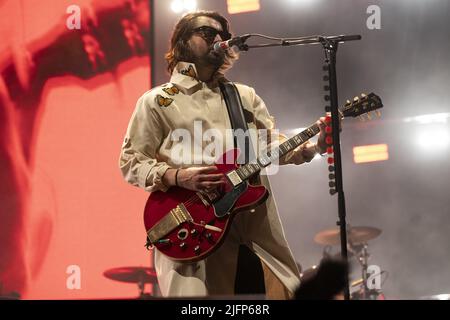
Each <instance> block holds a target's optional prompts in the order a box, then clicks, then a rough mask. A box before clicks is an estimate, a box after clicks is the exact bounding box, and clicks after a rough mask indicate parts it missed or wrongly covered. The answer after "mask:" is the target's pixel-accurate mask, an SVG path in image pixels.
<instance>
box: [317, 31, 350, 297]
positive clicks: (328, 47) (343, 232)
mask: <svg viewBox="0 0 450 320" xmlns="http://www.w3.org/2000/svg"><path fill="white" fill-rule="evenodd" d="M322 44H323V45H324V49H325V55H326V57H327V58H326V60H325V63H326V66H327V69H328V74H329V80H328V81H329V90H330V96H329V97H330V109H331V125H332V128H333V130H332V137H333V154H334V177H335V190H336V193H337V195H338V215H339V220H338V221H337V225H338V226H339V229H340V236H341V256H342V259H344V260H345V261H346V262H348V254H347V222H346V211H345V197H344V188H343V183H342V162H341V148H340V129H339V128H340V124H339V122H340V120H339V117H340V115H339V109H338V107H339V104H338V90H337V76H336V52H337V49H338V42H337V41H327V40H325V41H324V42H323V43H322ZM344 298H345V300H350V287H349V279H348V274H347V273H346V275H345V287H344Z"/></svg>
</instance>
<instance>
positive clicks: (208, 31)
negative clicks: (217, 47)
mask: <svg viewBox="0 0 450 320" xmlns="http://www.w3.org/2000/svg"><path fill="white" fill-rule="evenodd" d="M192 33H197V34H199V35H200V36H201V37H202V38H203V39H205V40H208V41H210V42H211V41H213V40H214V39H215V38H216V36H217V35H218V34H219V35H220V37H221V38H222V40H229V39H231V34H230V33H229V32H227V31H219V30H217V29H214V28H213V27H208V26H203V27H199V28H195V29H194V30H192Z"/></svg>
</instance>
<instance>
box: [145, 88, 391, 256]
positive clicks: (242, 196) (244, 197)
mask: <svg viewBox="0 0 450 320" xmlns="http://www.w3.org/2000/svg"><path fill="white" fill-rule="evenodd" d="M381 107H383V104H382V102H381V99H380V97H378V96H377V95H375V94H374V93H370V94H369V95H364V94H363V95H361V97H360V98H355V99H354V100H353V101H352V102H347V104H345V106H344V107H343V108H342V110H341V116H342V117H357V116H360V115H363V114H366V113H368V112H371V111H374V110H377V109H379V108H381ZM319 131H320V130H319V127H318V126H317V125H316V124H313V125H312V126H310V127H309V128H307V129H305V130H303V131H302V132H300V133H299V134H297V135H295V136H293V137H292V138H290V139H288V140H286V141H285V142H284V143H282V144H280V145H279V146H278V148H276V149H275V150H274V151H272V153H268V152H267V153H264V154H262V155H260V156H259V157H258V159H257V162H256V163H250V164H245V165H238V164H236V159H237V157H238V155H239V150H238V149H232V150H229V151H227V152H226V153H225V154H223V155H222V156H221V157H220V158H219V160H221V161H217V164H215V165H216V167H217V168H218V170H217V172H216V173H219V172H221V173H223V174H224V175H225V176H226V177H227V183H226V185H224V186H221V187H220V188H217V189H216V190H214V191H212V192H209V193H204V192H195V191H191V190H187V189H184V188H179V187H171V188H170V189H169V190H167V192H162V191H155V192H152V193H151V194H150V196H149V198H148V200H147V203H146V206H145V212H144V223H145V229H146V231H147V246H151V245H153V246H155V247H156V248H157V249H158V250H159V251H160V252H162V253H164V254H165V255H167V256H168V257H169V258H171V259H173V260H177V261H185V262H193V261H197V260H201V259H204V258H206V257H207V256H208V255H209V254H211V253H212V252H213V251H214V250H215V249H217V248H218V247H219V246H220V244H221V243H222V241H223V240H224V239H225V236H226V233H227V231H228V229H229V227H230V224H231V221H232V219H233V217H234V215H235V214H236V213H238V212H240V211H247V210H251V209H254V208H255V207H257V206H258V205H260V204H261V203H263V202H264V201H265V200H266V199H267V197H268V196H269V192H268V190H267V189H266V188H265V187H264V186H262V185H251V184H250V183H249V182H248V180H249V178H251V177H252V176H254V175H256V174H258V173H259V172H260V171H261V170H262V169H263V168H264V167H267V166H268V165H269V164H270V163H271V162H273V161H274V160H276V159H278V158H279V157H282V156H284V155H285V154H287V153H288V152H289V151H291V150H293V149H295V148H296V147H298V146H300V145H301V144H303V143H304V142H306V141H307V140H309V139H310V138H311V137H313V136H315V135H316V134H318V133H319ZM229 159H234V161H233V162H230V161H229ZM226 160H227V161H226Z"/></svg>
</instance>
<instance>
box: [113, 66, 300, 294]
mask: <svg viewBox="0 0 450 320" xmlns="http://www.w3.org/2000/svg"><path fill="white" fill-rule="evenodd" d="M195 76H196V70H195V65H193V64H189V63H184V62H180V63H178V65H177V66H176V68H175V70H174V72H173V74H172V77H171V79H170V83H167V84H164V85H162V86H159V87H156V88H153V89H152V90H150V91H148V92H146V93H145V94H144V95H143V96H142V97H140V98H139V100H138V101H137V105H136V109H135V110H134V113H133V115H132V117H131V120H130V123H129V126H128V129H127V132H126V136H125V139H124V142H123V145H122V149H121V154H120V160H119V165H120V169H121V171H122V174H123V176H124V178H125V180H126V181H127V182H129V183H130V184H132V185H134V186H138V187H141V188H143V189H145V190H146V191H149V192H153V191H156V190H161V191H166V190H167V189H168V187H167V186H165V185H164V184H163V182H162V176H163V175H164V173H165V171H166V170H167V169H168V168H179V167H188V166H192V164H186V163H181V164H180V163H179V162H180V161H179V160H180V159H177V157H174V156H173V154H172V153H171V152H172V151H173V150H172V149H173V148H174V147H176V146H177V143H178V141H175V142H174V138H173V135H174V134H175V133H177V131H176V129H180V128H182V129H184V130H185V131H184V132H186V131H188V132H190V133H194V131H195V130H198V124H199V122H198V121H199V120H200V121H201V129H202V130H203V132H204V131H205V130H208V129H214V130H218V131H219V132H221V133H222V134H223V136H224V137H227V132H228V131H227V129H229V128H231V124H230V120H229V117H228V112H227V107H226V105H225V102H224V100H223V99H222V96H221V94H220V89H219V88H218V87H217V86H216V87H212V88H210V87H209V86H208V85H207V84H206V83H203V82H201V81H198V80H197V79H196V78H195ZM237 87H238V90H239V93H240V95H241V99H242V103H243V105H244V108H245V109H246V110H248V111H249V112H251V113H252V114H253V117H254V123H253V124H249V128H250V129H252V128H253V129H255V128H266V129H273V128H274V119H273V117H271V116H270V115H269V113H268V111H267V108H266V106H265V104H264V102H263V101H262V99H261V98H260V97H259V96H258V95H256V94H255V91H254V89H252V88H250V87H248V86H245V85H241V84H237ZM195 121H197V127H195V125H194V122H195ZM228 138H229V136H228ZM192 141H194V139H192ZM195 143H197V146H198V144H200V145H201V148H195V147H192V148H191V154H188V152H186V151H185V152H184V153H183V156H188V158H189V156H190V157H191V158H190V159H191V160H192V159H194V157H195V156H196V153H197V154H198V153H199V150H200V152H201V150H203V148H204V147H205V144H206V142H198V141H196V142H195ZM223 151H226V150H223ZM217 156H218V154H212V155H211V157H213V158H211V159H212V160H213V159H214V158H216V157H217ZM188 158H187V159H188ZM205 159H206V158H205V157H203V159H202V160H204V161H206V160H208V161H211V159H206V160H205ZM197 165H201V164H197ZM261 181H262V183H263V184H264V185H265V186H266V188H268V189H269V192H270V184H269V180H268V177H267V176H265V175H261ZM240 244H245V245H247V246H248V247H249V248H250V249H251V250H252V251H253V252H255V253H256V255H257V256H258V257H259V258H260V259H261V260H262V261H263V262H264V264H265V267H266V268H269V269H270V270H271V271H272V273H273V274H275V275H276V277H277V278H278V279H279V280H280V281H281V282H282V283H283V284H284V286H285V287H286V288H287V289H288V290H289V291H290V292H293V291H294V290H295V289H296V288H297V286H298V285H299V284H300V281H299V271H298V269H297V264H296V262H295V260H294V258H293V256H292V253H291V251H290V249H289V246H288V244H287V241H286V238H285V235H284V231H283V228H282V225H281V222H280V218H279V215H278V210H277V207H276V204H275V201H274V199H273V197H272V196H271V195H270V196H269V198H268V200H267V201H266V202H265V203H264V204H262V205H260V206H259V207H258V208H257V209H256V210H255V212H242V213H239V214H237V216H236V218H235V219H234V220H233V223H232V226H231V229H230V232H229V234H228V236H227V238H226V240H225V241H224V243H223V245H222V246H221V247H220V248H219V249H218V250H217V251H216V252H214V253H213V254H212V255H210V256H209V257H208V258H206V259H205V260H202V261H199V262H196V263H191V264H187V263H178V262H174V261H173V260H170V259H169V258H167V257H166V256H165V255H163V254H162V253H160V252H159V251H158V250H155V255H154V256H155V268H156V271H157V275H158V282H159V285H160V289H161V293H162V294H163V296H205V295H213V294H217V295H231V294H233V291H234V279H235V273H236V266H237V257H238V249H239V245H240Z"/></svg>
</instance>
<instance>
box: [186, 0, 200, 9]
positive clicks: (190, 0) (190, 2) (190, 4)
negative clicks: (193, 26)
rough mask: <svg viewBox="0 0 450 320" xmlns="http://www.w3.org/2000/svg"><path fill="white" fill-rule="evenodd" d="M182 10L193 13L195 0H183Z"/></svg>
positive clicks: (195, 5)
mask: <svg viewBox="0 0 450 320" xmlns="http://www.w3.org/2000/svg"><path fill="white" fill-rule="evenodd" d="M184 9H185V10H187V11H195V9H197V1H196V0H184Z"/></svg>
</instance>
